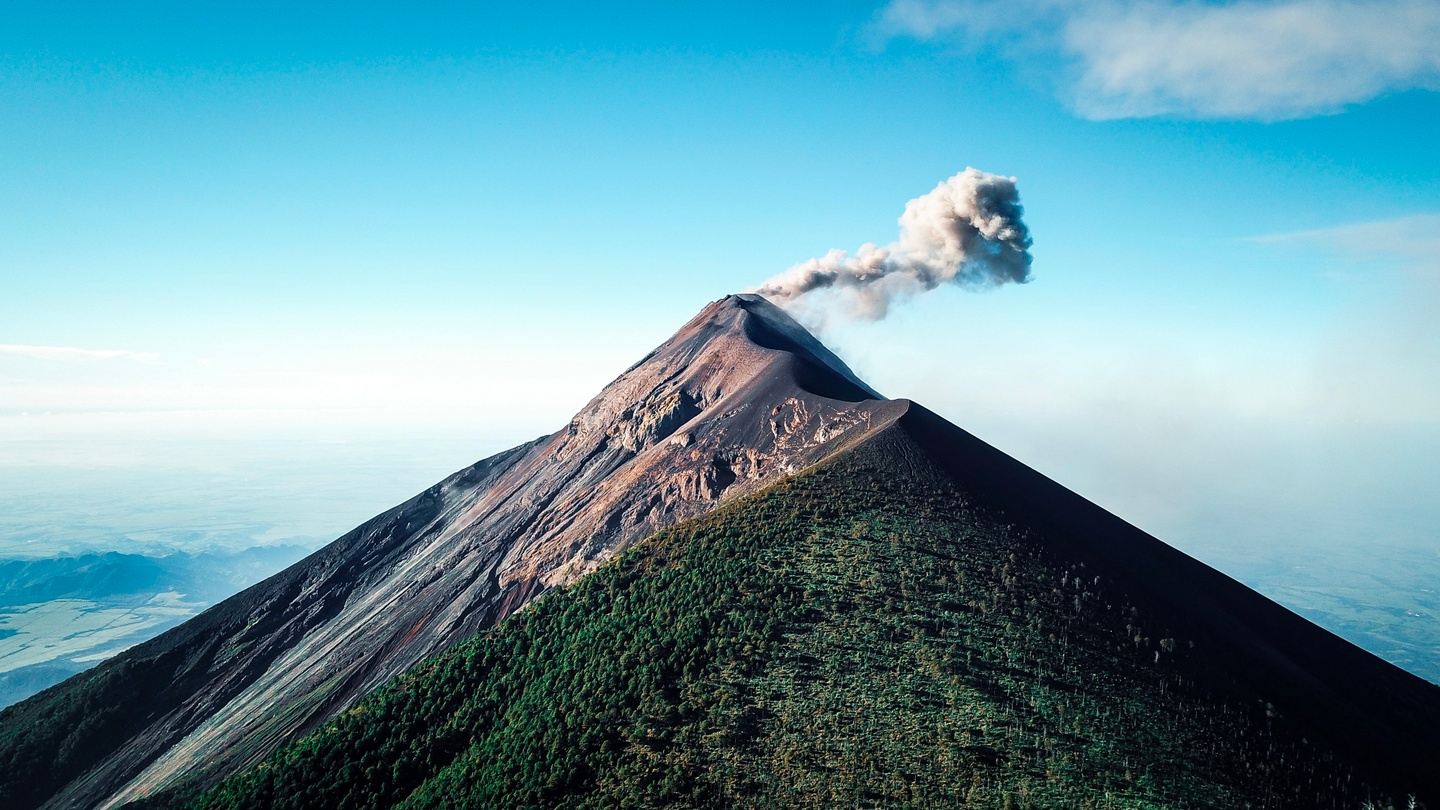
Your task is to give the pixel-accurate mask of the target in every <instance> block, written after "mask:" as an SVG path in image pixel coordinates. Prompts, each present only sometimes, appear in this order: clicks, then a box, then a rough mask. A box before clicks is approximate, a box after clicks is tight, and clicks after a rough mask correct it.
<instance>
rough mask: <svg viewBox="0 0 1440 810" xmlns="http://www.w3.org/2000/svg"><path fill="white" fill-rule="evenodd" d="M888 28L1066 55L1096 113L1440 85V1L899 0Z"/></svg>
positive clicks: (884, 21) (1073, 98) (1071, 75)
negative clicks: (996, 1)
mask: <svg viewBox="0 0 1440 810" xmlns="http://www.w3.org/2000/svg"><path fill="white" fill-rule="evenodd" d="M878 29H879V32H880V33H881V34H882V35H883V36H886V37H893V36H906V37H912V38H916V39H921V40H940V39H955V40H958V41H960V42H962V43H964V44H967V45H971V46H982V45H989V44H1000V45H1003V46H1006V47H1007V48H1008V52H1009V53H1010V54H1011V55H1012V56H1015V57H1017V58H1024V57H1026V56H1032V55H1035V54H1045V53H1049V54H1052V55H1058V56H1059V57H1060V58H1061V59H1062V60H1063V61H1064V62H1065V63H1066V65H1067V67H1068V71H1066V75H1067V79H1065V80H1064V81H1065V85H1064V87H1063V90H1062V92H1064V94H1065V95H1066V96H1068V100H1069V101H1070V102H1071V104H1072V105H1073V106H1074V108H1075V110H1076V112H1078V113H1080V114H1081V115H1083V116H1086V117H1088V118H1095V119H1108V118H1130V117H1146V116H1158V115H1176V116H1190V117H1197V118H1255V119H1262V120H1276V119H1286V118H1300V117H1305V116H1309V115H1316V114H1324V113H1331V112H1335V111H1338V110H1341V109H1343V108H1344V107H1346V106H1348V105H1351V104H1356V103H1360V102H1364V101H1368V100H1370V99H1373V98H1375V97H1377V96H1379V95H1382V94H1384V93H1386V92H1391V91H1398V90H1406V89H1412V88H1427V89H1436V88H1440V46H1437V45H1436V43H1437V42H1440V2H1435V0H1373V2H1365V3H1361V2H1353V1H1352V0H1279V1H1278V2H1261V1H1259V0H1252V1H1251V2H1228V3H1200V2H1177V1H1176V0H1094V1H1092V2H1076V0H1012V2H1010V3H1006V4H1003V5H1000V4H994V3H987V2H980V1H979V0H892V2H891V3H890V4H889V5H888V6H886V7H885V9H884V10H883V11H882V12H881V15H880V18H879V22H878Z"/></svg>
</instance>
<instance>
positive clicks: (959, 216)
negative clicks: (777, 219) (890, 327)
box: [756, 168, 1031, 320]
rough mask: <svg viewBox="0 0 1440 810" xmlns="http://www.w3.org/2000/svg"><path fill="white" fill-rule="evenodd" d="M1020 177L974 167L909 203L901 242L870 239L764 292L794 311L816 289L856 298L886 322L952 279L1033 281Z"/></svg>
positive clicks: (866, 312) (857, 308) (810, 263)
mask: <svg viewBox="0 0 1440 810" xmlns="http://www.w3.org/2000/svg"><path fill="white" fill-rule="evenodd" d="M1023 213H1024V208H1023V207H1021V205H1020V193H1019V191H1017V190H1016V188H1015V178H1013V177H1002V176H1000V175H998V174H990V173H989V172H982V171H980V170H979V169H972V168H967V169H965V171H963V172H960V173H959V174H957V175H955V176H954V177H951V178H950V179H948V180H946V181H944V182H943V183H940V184H939V185H937V186H936V187H935V189H934V190H933V191H931V192H930V193H929V194H926V195H925V196H923V197H916V198H915V199H913V200H911V201H910V202H908V203H906V204H905V213H903V214H901V215H900V238H899V239H897V240H896V241H895V242H894V243H892V244H890V245H886V246H884V247H881V246H879V245H876V244H874V243H869V242H867V243H866V244H864V245H861V246H860V249H859V250H857V251H855V253H854V254H850V253H847V252H845V251H843V250H832V251H830V252H829V253H826V254H825V255H824V256H821V257H819V258H815V259H809V260H807V261H804V262H801V263H800V264H797V265H795V266H794V267H791V268H790V269H789V270H786V271H785V272H783V273H781V274H780V275H778V276H775V277H774V278H772V279H770V280H769V281H767V282H765V283H764V284H762V285H760V287H759V288H758V289H757V290H756V292H758V293H760V294H761V295H764V296H765V297H767V298H769V299H771V300H772V301H774V302H775V303H777V304H780V305H781V306H791V305H792V304H794V303H796V302H797V301H799V300H800V299H801V298H803V297H804V296H806V295H808V294H810V293H812V292H815V291H816V290H826V289H829V290H835V291H837V292H840V293H842V294H843V295H845V296H846V297H848V298H849V299H850V303H851V307H852V309H853V311H854V314H855V315H856V316H858V317H861V318H866V319H869V320H879V319H881V318H883V317H885V314H886V313H887V312H888V311H889V309H890V304H891V303H893V302H894V301H895V300H896V299H898V298H903V297H905V296H909V295H916V294H918V293H922V292H925V291H927V290H933V289H935V288H936V287H938V286H940V285H941V284H944V283H946V282H949V283H951V284H958V285H960V286H964V287H972V288H983V287H995V286H998V285H1001V284H1006V283H1009V282H1014V283H1017V284H1023V283H1025V282H1026V281H1029V280H1030V261H1031V259H1030V231H1029V229H1028V228H1026V227H1025V223H1024V222H1023V221H1022V220H1021V216H1022V215H1023Z"/></svg>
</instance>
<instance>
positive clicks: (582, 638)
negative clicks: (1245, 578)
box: [0, 295, 1440, 807]
mask: <svg viewBox="0 0 1440 810" xmlns="http://www.w3.org/2000/svg"><path fill="white" fill-rule="evenodd" d="M647 538H648V539H647ZM642 541H643V542H642ZM542 594H549V595H547V596H545V598H543V599H540V600H539V601H538V602H536V599H537V597H540V596H541V595H542ZM532 603H534V604H532ZM522 608H525V609H524V610H523V611H522V610H521V609H522ZM517 611H518V614H517ZM311 732H315V733H314V734H311ZM307 734H309V735H310V736H306V735H307ZM257 766H258V767H257ZM1409 794H1415V795H1417V796H1419V797H1420V799H1419V800H1420V801H1425V800H1429V801H1432V802H1436V801H1440V688H1437V687H1436V686H1434V685H1432V684H1430V683H1428V682H1426V681H1424V680H1422V679H1420V678H1417V677H1415V676H1413V675H1410V674H1409V673H1406V672H1404V671H1403V670H1400V669H1398V668H1396V667H1394V666H1392V665H1390V664H1388V663H1385V662H1383V661H1381V660H1380V659H1378V658H1376V657H1374V656H1372V655H1370V654H1369V653H1367V652H1364V651H1363V650H1360V649H1359V648H1357V647H1355V646H1353V645H1351V644H1349V643H1348V642H1345V641H1343V640H1341V639H1339V638H1338V637H1336V636H1334V635H1332V634H1330V633H1329V632H1327V631H1325V630H1322V629H1321V628H1319V627H1317V626H1315V625H1313V624H1311V623H1309V622H1307V621H1305V620H1303V619H1301V618H1300V617H1298V616H1296V615H1295V614H1293V613H1291V612H1289V611H1287V610H1285V609H1283V608H1281V607H1279V606H1278V605H1276V604H1274V603H1273V602H1270V601H1269V600H1267V599H1265V598H1263V597H1261V596H1260V595H1258V594H1256V593H1255V592H1253V591H1251V590H1249V589H1247V588H1245V587H1244V586H1242V585H1240V584H1239V583H1236V582H1235V581H1233V580H1231V579H1229V578H1228V577H1225V576H1224V575H1222V574H1219V573H1218V572H1216V571H1214V570H1213V569H1210V568H1208V567H1207V566H1205V565H1203V564H1201V563H1199V562H1197V561H1195V560H1193V559H1191V558H1189V557H1187V556H1185V555H1183V554H1181V553H1180V552H1178V551H1176V550H1174V549H1173V548H1171V547H1169V546H1167V545H1165V544H1164V543H1162V542H1160V541H1159V540H1156V539H1155V538H1153V537H1150V536H1149V535H1146V534H1145V533H1143V532H1141V531H1140V530H1138V529H1136V528H1134V527H1132V526H1130V525H1128V524H1126V523H1124V522H1123V521H1121V520H1120V519H1118V518H1116V517H1114V516H1112V515H1110V514H1108V513H1106V512H1105V511H1103V510H1102V509H1100V508H1099V507H1097V506H1095V505H1093V504H1091V503H1089V502H1087V501H1085V500H1084V499H1082V498H1080V497H1079V496H1077V495H1075V494H1073V493H1071V492H1069V491H1067V490H1065V489H1064V488H1062V487H1060V486H1059V485H1057V484H1055V483H1053V482H1051V481H1049V480H1048V479H1046V478H1044V477H1043V476H1041V475H1040V474H1038V473H1036V472H1034V471H1032V470H1030V469H1028V468H1026V467H1024V466H1023V465H1021V464H1019V463H1018V462H1016V461H1014V460H1013V459H1011V458H1009V457H1007V456H1005V455H1004V454H1002V453H1000V452H999V451H997V450H995V449H993V448H991V447H989V446H988V445H985V444H984V443H982V442H980V441H979V440H977V439H975V438H974V437H973V436H970V435H969V434H967V433H965V432H964V431H962V430H960V429H959V428H957V427H955V426H953V425H951V424H949V423H947V422H945V421H944V420H942V419H940V418H939V417H937V416H935V415H934V414H932V413H930V412H929V411H927V410H925V409H924V408H922V407H920V406H918V405H915V404H913V403H910V402H908V401H905V400H889V399H885V398H883V397H881V396H880V395H879V394H878V393H876V392H875V391H874V390H873V389H871V388H869V387H868V386H867V385H865V383H863V382H862V381H860V380H859V379H858V378H857V377H856V376H855V375H854V374H853V373H851V372H850V370H849V369H847V368H846V367H845V366H844V364H843V363H841V362H840V361H839V359H838V358H836V357H835V356H834V355H833V354H832V353H831V352H829V351H828V350H827V349H825V348H824V346H822V345H821V344H820V343H819V342H818V341H816V340H815V339H814V338H813V337H812V336H811V335H810V334H809V333H807V332H806V331H805V330H804V329H803V328H801V327H800V326H799V325H798V324H796V323H795V322H794V321H793V320H791V319H790V318H789V317H788V316H787V315H785V314H784V313H783V312H782V311H781V310H779V309H777V308H776V307H774V306H773V305H771V304H770V303H768V302H767V301H765V300H764V299H762V298H759V297H758V296H751V295H741V296H730V297H727V298H725V299H722V300H720V301H717V302H714V303H712V304H711V305H709V306H707V307H706V308H705V309H704V310H702V311H701V312H700V314H699V315H697V316H696V317H695V318H694V319H693V320H691V321H690V322H689V323H688V324H686V325H685V326H684V327H683V328H682V329H681V330H680V331H679V332H678V333H676V335H675V336H674V337H672V338H671V339H670V340H669V341H667V342H666V343H664V344H662V345H661V346H660V347H659V348H657V349H656V350H655V351H653V352H651V353H650V354H649V355H647V356H646V357H645V358H643V359H642V360H641V361H640V362H639V363H637V364H636V365H635V366H633V367H632V368H631V369H629V370H627V371H626V372H625V373H624V374H622V375H621V376H620V377H619V378H618V379H617V380H616V381H615V382H613V383H611V385H609V386H608V387H607V388H606V389H605V390H604V391H602V392H601V393H600V394H599V396H597V397H596V398H595V399H594V400H592V401H591V402H590V403H589V404H588V405H587V406H586V407H585V408H584V409H583V410H582V411H581V412H580V413H579V414H577V415H576V416H575V418H574V419H572V420H571V422H570V423H569V424H568V425H567V426H566V427H564V428H563V429H561V430H560V431H558V432H556V433H554V434H551V435H549V436H545V437H542V438H540V439H537V440H536V441H534V442H531V443H528V444H525V445H522V446H520V447H517V448H514V449H512V450H509V451H506V452H504V453H501V454H499V455H496V456H493V457H491V458H489V459H486V460H484V461H481V462H479V463H477V464H475V465H474V466H472V467H469V468H467V469H465V470H461V471H460V472H457V473H455V474H454V475H452V476H450V477H449V478H447V479H445V480H444V481H442V482H440V483H439V484H437V485H435V486H434V487H432V488H430V489H428V490H426V491H425V492H423V493H421V494H420V495H418V496H416V497H415V498H413V499H411V500H410V501H407V502H406V503H404V504H401V505H400V506H398V507H395V508H394V509H391V510H389V511H387V512H384V513H382V514H380V515H379V516H377V517H376V518H374V519H372V520H371V521H368V522H367V523H365V524H364V525H362V526H360V527H359V528H357V529H355V530H354V531H353V532H351V533H349V534H347V535H346V536H344V537H342V538H340V539H339V540H337V541H335V542H334V543H332V544H331V545H329V546H327V547H325V548H323V549H321V550H320V551H318V552H316V553H315V554H313V555H311V556H309V557H307V558H305V559H304V560H301V561H300V562H298V563H296V564H295V565H293V566H291V567H290V568H288V569H286V570H285V571H283V572H281V573H280V574H277V575H275V576H273V577H271V578H269V579H267V580H265V581H264V582H261V583H259V584H257V585H255V586H253V587H251V588H249V589H247V590H245V591H244V592H242V593H240V594H238V595H236V596H234V597H232V598H230V599H228V600H226V601H224V602H223V603H221V604H219V605H217V606H215V607H213V608H211V609H209V610H207V611H206V612H204V613H203V614H201V615H200V616H197V617H195V618H193V619H191V620H189V621H187V622H185V623H184V624H182V625H180V626H178V627H176V628H174V629H172V630H170V631H168V632H166V633H164V634H162V635H160V636H159V637H157V638H155V639H153V640H151V641H148V642H146V643H144V644H140V645H138V646H136V647H133V648H131V649H129V650H127V651H126V652H124V653H121V654H120V655H117V656H115V657H114V658H112V659H111V660H109V661H107V662H106V663H105V664H103V665H101V666H99V667H96V668H95V669H94V670H91V671H89V672H86V673H83V674H81V675H78V676H76V677H73V678H71V679H70V680H68V681H66V682H65V683H63V684H60V685H58V686H55V687H53V688H51V689H49V690H47V691H45V692H43V693H41V694H39V695H36V696H35V697H33V698H31V699H29V700H26V701H25V702H23V703H21V704H18V705H16V706H13V707H11V708H9V709H7V710H5V711H4V712H3V713H0V805H3V806H6V807H10V806H14V807H35V806H45V807H92V806H93V807H115V806H120V805H123V804H125V803H128V802H136V803H138V804H139V805H141V806H175V805H183V804H190V803H195V804H199V805H202V806H215V807H221V806H225V807H230V806H233V807H255V806H297V807H298V806H307V807H342V806H343V807H367V806H374V807H388V806H395V805H401V804H403V805H405V806H412V807H431V806H467V807H470V806H522V805H546V806H572V805H576V804H593V805H597V806H613V805H617V804H626V803H633V804H638V805H671V804H700V805H714V806H724V805H733V804H763V805H821V804H842V805H849V806H874V805H911V806H953V805H956V804H960V803H965V804H970V805H975V806H996V807H1005V806H1077V807H1078V806H1095V807H1104V806H1126V807H1142V806H1147V807H1148V806H1175V807H1192V806H1224V807H1228V806H1235V807H1241V806H1253V807H1358V806H1360V805H1361V803H1362V802H1365V801H1373V802H1377V803H1381V804H1383V803H1384V802H1389V801H1395V802H1403V801H1404V799H1405V797H1406V796H1408V795H1409Z"/></svg>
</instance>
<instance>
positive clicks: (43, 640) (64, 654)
mask: <svg viewBox="0 0 1440 810" xmlns="http://www.w3.org/2000/svg"><path fill="white" fill-rule="evenodd" d="M306 552H307V549H305V548H302V547H300V546H258V547H255V548H250V549H245V550H242V551H209V552H196V553H174V554H169V555H165V556H148V555H142V554H123V553H115V552H111V553H105V554H80V555H75V556H66V557H46V558H38V559H26V560H0V708H3V707H5V706H8V705H10V704H12V703H15V702H16V701H19V700H23V699H24V698H27V697H29V696H30V695H33V694H35V693H36V692H39V691H40V690H42V689H44V688H45V687H47V686H50V685H52V684H55V683H59V682H60V681H62V680H64V679H65V678H67V677H69V676H71V675H74V674H75V673H77V672H81V671H83V670H85V669H88V668H90V667H92V666H94V665H95V663H96V662H98V661H101V660H103V659H105V658H108V657H109V656H110V655H113V654H115V653H117V652H119V651H121V650H123V649H125V648H126V647H129V646H131V645H133V644H138V643H139V642H141V641H145V640H147V639H149V638H151V637H153V636H155V635H156V634H158V633H160V632H161V631H164V630H166V629H169V628H170V627H173V626H175V625H177V624H179V623H180V622H182V621H184V620H186V619H188V618H190V617H191V616H194V615H195V614H196V613H199V612H200V611H201V610H202V609H204V608H205V607H208V606H209V605H211V604H214V603H215V602H218V601H220V600H222V599H224V598H226V597H228V596H231V595H233V594H234V593H235V592H237V591H239V590H240V589H242V588H244V587H246V586H248V585H251V584H253V583H255V582H258V581H260V580H261V579H264V578H265V577H266V576H268V575H270V574H272V573H274V572H275V571H277V570H279V569H280V568H283V567H285V566H286V565H289V564H291V563H293V562H295V561H296V560H298V559H300V558H301V557H303V556H305V554H306Z"/></svg>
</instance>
